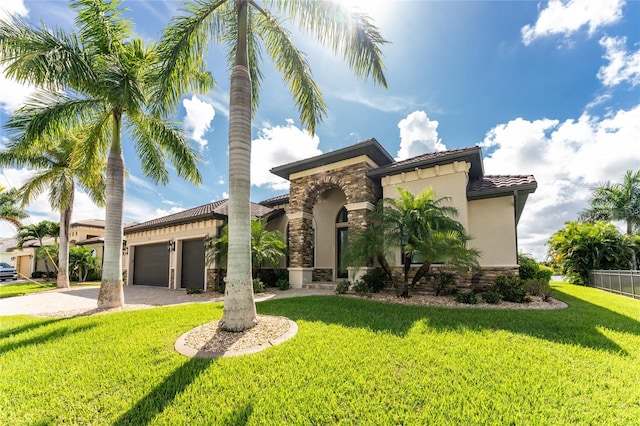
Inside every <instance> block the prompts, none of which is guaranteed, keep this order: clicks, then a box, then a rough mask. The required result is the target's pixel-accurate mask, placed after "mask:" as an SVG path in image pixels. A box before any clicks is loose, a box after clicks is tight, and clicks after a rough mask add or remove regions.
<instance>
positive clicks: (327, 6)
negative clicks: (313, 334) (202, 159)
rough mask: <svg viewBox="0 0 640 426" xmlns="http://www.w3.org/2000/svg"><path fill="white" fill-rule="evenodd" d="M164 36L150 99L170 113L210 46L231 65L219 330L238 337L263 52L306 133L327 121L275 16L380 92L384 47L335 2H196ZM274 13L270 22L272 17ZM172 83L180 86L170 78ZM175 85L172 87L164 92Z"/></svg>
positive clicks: (248, 314)
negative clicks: (288, 92) (223, 283)
mask: <svg viewBox="0 0 640 426" xmlns="http://www.w3.org/2000/svg"><path fill="white" fill-rule="evenodd" d="M185 11H186V14H185V15H182V16H178V17H175V18H174V19H173V20H172V22H171V23H170V25H169V27H168V28H167V29H166V30H165V33H164V35H163V43H162V44H163V48H162V51H163V55H162V56H163V57H164V58H165V60H166V64H167V66H163V67H162V70H163V71H164V73H162V74H161V75H160V76H159V77H158V81H159V82H160V83H161V84H159V86H158V87H159V89H160V90H159V92H158V93H157V96H156V99H159V100H161V106H162V107H164V108H167V107H169V108H173V107H174V106H175V105H176V103H177V102H178V100H179V97H180V94H181V93H183V92H184V91H186V90H188V89H190V88H193V87H196V86H198V84H199V83H200V77H201V76H200V75H199V74H189V73H187V72H186V71H187V70H188V69H193V68H194V67H197V66H199V65H200V64H201V63H202V58H203V56H204V53H205V49H206V48H207V46H208V42H209V41H213V42H216V43H221V44H223V45H224V46H225V47H226V49H227V59H228V60H229V62H230V67H231V77H230V80H231V81H230V96H229V256H228V271H227V281H226V286H225V303H224V313H223V318H222V320H221V327H222V328H223V329H226V330H229V331H242V330H246V329H248V328H250V327H253V326H254V325H255V324H256V323H257V317H256V308H255V302H254V300H253V290H252V285H251V269H252V268H251V243H250V241H251V227H250V220H251V217H250V202H249V194H250V186H251V179H250V161H251V119H252V112H253V111H254V110H255V108H256V106H257V105H258V100H259V98H258V95H259V92H260V86H261V82H262V73H261V72H260V68H259V66H260V62H261V58H262V52H263V51H265V52H266V53H267V54H268V55H269V57H270V58H271V60H272V61H273V64H274V66H275V68H276V69H277V70H278V71H280V72H281V73H282V75H283V78H284V80H285V81H286V82H287V83H288V84H289V88H290V90H291V92H292V94H293V98H294V103H295V104H296V107H297V108H298V109H299V110H300V121H301V122H302V124H303V125H304V126H306V127H307V128H308V130H309V131H310V132H311V133H314V132H315V128H316V125H317V124H318V122H319V121H320V120H322V118H323V117H324V116H325V115H326V105H325V103H324V100H323V98H322V95H321V93H320V90H319V88H318V86H317V85H316V83H315V82H314V80H313V78H312V76H311V69H310V67H309V64H308V62H307V59H306V57H305V55H304V54H303V53H302V52H301V51H299V50H298V49H297V48H296V47H295V45H294V44H293V42H292V40H291V34H290V32H289V31H288V30H287V29H286V28H285V26H284V25H283V21H282V20H281V19H280V18H278V17H277V16H276V15H275V14H278V15H282V16H283V17H284V18H286V19H287V20H288V21H289V22H292V23H295V24H297V25H298V26H299V27H300V28H301V30H302V31H303V32H307V33H312V34H314V35H315V36H316V37H317V39H318V40H319V41H320V42H321V43H323V44H326V45H328V46H330V47H331V48H332V49H333V50H334V52H336V53H341V54H342V55H343V56H344V58H345V60H346V62H347V63H348V65H349V66H350V67H351V68H352V69H353V70H354V72H355V74H356V75H357V76H359V77H371V78H373V80H374V81H375V82H377V83H379V84H381V85H383V86H385V87H386V80H385V77H384V73H383V68H384V65H383V63H382V59H381V52H380V46H381V45H382V44H384V43H386V41H385V40H384V39H383V38H382V36H381V35H380V33H379V31H378V28H376V27H375V26H374V25H373V24H372V23H371V20H370V18H369V17H368V16H367V15H366V14H362V13H351V14H349V13H347V12H345V10H344V9H343V8H342V7H341V6H340V4H339V3H338V2H337V1H319V0H264V1H262V2H261V4H258V2H257V1H254V0H198V1H194V2H192V3H187V5H186V9H185ZM274 13H275V14H274ZM176 77H179V78H176ZM172 82H176V83H177V84H171V83H172Z"/></svg>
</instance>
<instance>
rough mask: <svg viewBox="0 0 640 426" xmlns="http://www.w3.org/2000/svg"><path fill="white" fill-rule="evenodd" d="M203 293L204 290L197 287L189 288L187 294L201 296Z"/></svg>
mask: <svg viewBox="0 0 640 426" xmlns="http://www.w3.org/2000/svg"><path fill="white" fill-rule="evenodd" d="M200 293H202V289H200V288H195V287H187V294H200Z"/></svg>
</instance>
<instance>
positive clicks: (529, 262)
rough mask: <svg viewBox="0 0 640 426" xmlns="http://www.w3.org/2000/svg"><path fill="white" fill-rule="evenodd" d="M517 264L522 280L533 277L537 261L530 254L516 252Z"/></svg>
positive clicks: (535, 272)
mask: <svg viewBox="0 0 640 426" xmlns="http://www.w3.org/2000/svg"><path fill="white" fill-rule="evenodd" d="M518 264H519V265H520V267H519V268H518V275H519V276H520V278H522V279H523V280H530V279H532V278H535V276H536V274H537V273H538V269H539V267H538V262H536V260H535V259H534V258H533V257H532V256H530V255H528V254H524V253H520V254H518Z"/></svg>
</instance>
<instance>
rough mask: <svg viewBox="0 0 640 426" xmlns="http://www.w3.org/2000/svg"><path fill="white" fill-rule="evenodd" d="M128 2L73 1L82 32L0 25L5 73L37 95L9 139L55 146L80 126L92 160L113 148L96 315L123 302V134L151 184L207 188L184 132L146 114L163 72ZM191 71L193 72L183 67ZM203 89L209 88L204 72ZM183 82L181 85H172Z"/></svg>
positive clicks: (19, 115)
mask: <svg viewBox="0 0 640 426" xmlns="http://www.w3.org/2000/svg"><path fill="white" fill-rule="evenodd" d="M121 3H122V0H74V1H72V2H71V7H72V8H73V9H75V10H76V12H77V15H76V19H75V24H76V26H77V27H78V33H75V32H72V33H66V32H64V31H63V30H61V29H56V30H53V31H51V30H49V29H48V28H46V27H45V26H44V24H41V25H40V27H34V26H31V25H29V24H28V23H26V22H23V21H21V20H19V19H17V18H12V19H11V20H9V21H3V22H0V63H2V64H4V65H6V72H7V75H8V76H10V77H13V78H15V79H16V80H18V81H20V82H31V83H33V84H35V85H37V86H39V87H41V90H40V91H39V92H37V93H36V94H35V95H34V96H33V97H32V98H31V99H29V100H28V102H27V104H26V105H24V106H23V107H22V108H21V109H19V110H18V111H17V112H16V113H15V114H14V116H13V117H12V118H11V119H10V121H9V122H8V123H6V128H7V129H8V130H9V132H10V134H9V136H10V137H11V138H13V139H16V140H20V139H24V140H27V141H38V140H47V139H54V138H55V137H56V136H57V135H58V134H59V133H60V131H61V129H65V128H74V127H80V128H82V129H84V130H85V131H86V132H85V133H84V137H83V140H82V145H83V148H82V149H83V150H84V152H86V153H87V154H88V155H96V156H97V155H101V153H102V152H104V151H106V150H107V149H106V147H107V146H108V152H109V154H108V158H107V168H106V189H105V194H106V196H105V199H106V218H105V235H104V240H105V243H104V257H103V262H104V263H103V268H104V269H103V274H102V283H101V285H100V292H99V295H98V307H100V308H110V307H118V306H122V305H123V304H124V294H123V291H122V252H121V250H122V240H123V232H122V231H123V216H124V211H123V209H124V193H125V182H124V178H125V167H124V158H123V156H122V133H123V129H125V130H127V133H128V135H129V136H130V138H131V140H132V142H133V143H134V145H135V148H136V152H137V154H138V156H139V158H140V160H141V163H142V171H143V173H144V174H145V175H146V176H147V177H149V178H150V179H151V180H152V181H153V182H154V183H162V184H166V183H168V181H169V177H170V174H169V171H168V169H167V167H166V160H167V159H168V160H170V161H171V163H173V164H174V166H175V170H176V173H177V174H178V175H179V176H181V177H183V178H186V179H188V180H189V181H191V182H194V183H200V182H201V176H200V173H199V171H198V168H197V162H198V155H197V152H196V151H195V149H194V147H193V146H192V145H191V144H190V143H189V142H188V141H187V139H186V138H185V136H184V134H183V133H182V131H180V130H179V129H178V128H177V127H176V126H175V125H174V123H170V122H168V121H167V119H166V115H164V114H160V113H159V111H158V110H156V111H152V110H151V108H150V105H151V101H152V94H153V93H154V92H156V91H157V88H154V85H157V84H158V83H160V82H159V81H158V80H157V79H156V78H155V76H154V75H153V74H154V72H155V71H157V68H158V66H159V64H160V57H159V56H158V51H157V49H156V46H155V45H145V44H144V43H143V41H142V40H140V39H138V38H135V37H134V34H133V33H132V30H131V28H132V23H131V21H130V20H128V19H126V18H123V17H122V16H121V12H122V10H121V9H120V5H121ZM183 70H184V71H185V72H187V73H189V72H190V71H191V69H190V68H189V67H186V66H185V67H184V68H183ZM198 75H199V76H200V79H199V82H200V88H203V89H206V88H207V87H208V83H209V82H210V80H207V78H206V74H204V73H199V74H198ZM176 78H177V77H176Z"/></svg>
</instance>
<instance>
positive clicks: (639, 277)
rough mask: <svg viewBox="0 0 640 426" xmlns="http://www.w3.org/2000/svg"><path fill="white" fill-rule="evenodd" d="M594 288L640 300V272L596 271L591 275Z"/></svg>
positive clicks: (590, 278)
mask: <svg viewBox="0 0 640 426" xmlns="http://www.w3.org/2000/svg"><path fill="white" fill-rule="evenodd" d="M589 281H590V283H591V285H592V286H593V287H596V288H599V289H602V290H606V291H610V292H612V293H617V294H622V295H623V296H628V297H633V298H634V299H640V271H629V270H626V271H625V270H611V271H606V270H596V271H591V273H590V274H589Z"/></svg>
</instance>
